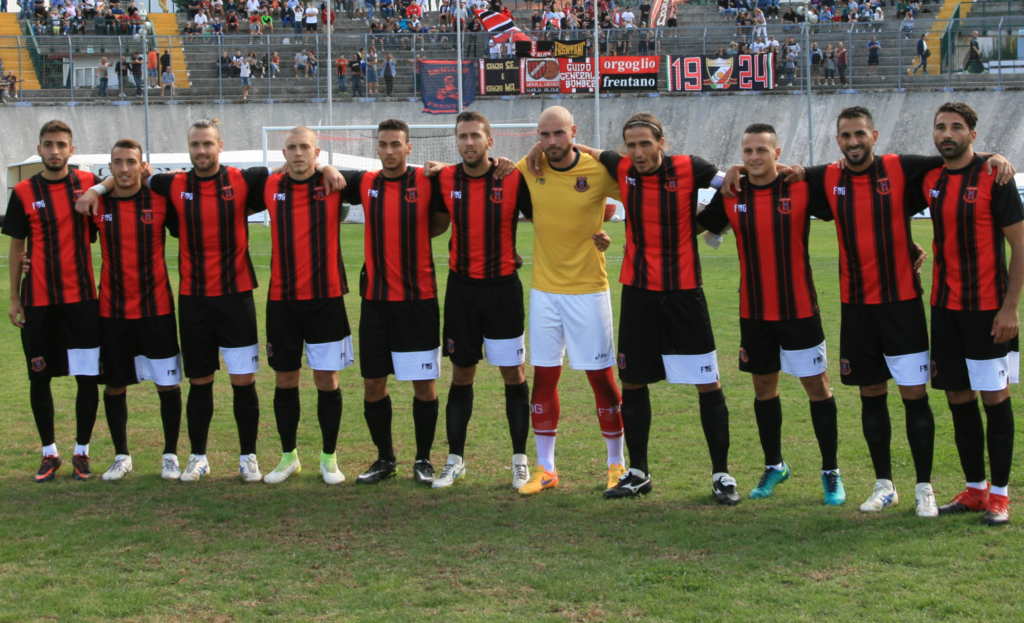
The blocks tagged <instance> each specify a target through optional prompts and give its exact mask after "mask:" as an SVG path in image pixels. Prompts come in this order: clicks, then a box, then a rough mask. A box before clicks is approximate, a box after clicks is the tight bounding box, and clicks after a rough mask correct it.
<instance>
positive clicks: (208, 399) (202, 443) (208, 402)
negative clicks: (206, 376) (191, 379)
mask: <svg viewBox="0 0 1024 623" xmlns="http://www.w3.org/2000/svg"><path fill="white" fill-rule="evenodd" d="M185 420H186V421H188V441H189V444H190V445H191V446H192V454H195V455H200V456H201V455H204V454H206V441H207V439H208V438H209V436H210V422H212V421H213V382H212V381H211V382H209V383H205V384H203V385H196V384H195V383H190V384H189V388H188V399H187V400H186V402H185Z"/></svg>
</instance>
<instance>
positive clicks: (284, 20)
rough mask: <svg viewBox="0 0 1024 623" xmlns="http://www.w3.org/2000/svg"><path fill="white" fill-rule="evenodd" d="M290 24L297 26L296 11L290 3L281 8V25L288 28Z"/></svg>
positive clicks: (293, 26)
mask: <svg viewBox="0 0 1024 623" xmlns="http://www.w3.org/2000/svg"><path fill="white" fill-rule="evenodd" d="M288 26H291V27H292V28H295V11H293V10H292V7H291V5H290V4H286V5H285V6H284V8H283V9H281V27H282V28H287V27H288Z"/></svg>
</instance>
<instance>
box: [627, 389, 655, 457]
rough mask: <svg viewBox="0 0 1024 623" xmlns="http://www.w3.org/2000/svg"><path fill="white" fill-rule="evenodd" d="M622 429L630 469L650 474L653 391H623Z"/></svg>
mask: <svg viewBox="0 0 1024 623" xmlns="http://www.w3.org/2000/svg"><path fill="white" fill-rule="evenodd" d="M622 429H623V430H624V431H625V435H624V436H625V438H626V448H627V449H628V450H629V467H630V468H631V469H638V470H640V471H642V472H643V473H644V475H646V474H647V472H648V465H647V444H648V442H649V440H650V436H651V390H650V389H649V388H648V387H647V386H646V385H644V386H643V387H641V388H640V389H623V390H622Z"/></svg>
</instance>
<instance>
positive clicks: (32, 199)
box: [3, 169, 100, 307]
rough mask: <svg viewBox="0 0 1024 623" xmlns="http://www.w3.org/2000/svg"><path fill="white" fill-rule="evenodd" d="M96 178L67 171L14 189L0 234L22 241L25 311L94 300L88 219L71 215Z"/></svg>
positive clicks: (22, 183) (80, 172) (91, 175)
mask: <svg viewBox="0 0 1024 623" xmlns="http://www.w3.org/2000/svg"><path fill="white" fill-rule="evenodd" d="M99 182H100V179H99V178H98V177H96V176H95V175H93V174H92V173H88V172H86V171H80V170H77V169H72V170H71V172H70V173H69V174H68V176H67V177H65V178H64V179H61V180H48V179H46V178H44V177H43V175H42V173H38V174H36V175H33V176H32V177H30V178H29V179H27V180H22V181H20V182H18V184H17V185H16V186H15V187H14V192H13V193H12V194H11V199H10V201H9V202H8V204H7V214H6V216H5V217H4V226H3V233H5V234H7V235H8V236H10V237H11V238H17V239H19V240H25V252H26V254H27V256H28V260H29V262H30V265H31V267H32V269H31V270H30V271H29V273H28V275H27V276H26V277H25V278H24V279H23V280H22V282H21V302H22V304H23V305H25V306H26V307H41V306H44V305H57V304H61V303H78V302H80V301H92V300H95V299H96V281H95V279H94V278H93V274H92V250H91V249H90V246H89V245H90V239H92V240H95V238H91V232H90V229H89V217H88V216H85V215H82V214H79V213H77V212H75V201H76V200H77V199H78V197H80V196H81V195H82V193H84V192H85V191H86V190H88V189H89V187H90V186H94V185H96V184H98V183H99Z"/></svg>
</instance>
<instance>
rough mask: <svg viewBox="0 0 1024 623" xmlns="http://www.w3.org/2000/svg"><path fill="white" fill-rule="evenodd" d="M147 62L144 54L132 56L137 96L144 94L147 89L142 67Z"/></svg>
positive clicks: (133, 78) (133, 77)
mask: <svg viewBox="0 0 1024 623" xmlns="http://www.w3.org/2000/svg"><path fill="white" fill-rule="evenodd" d="M145 64H146V59H145V58H143V57H142V54H141V53H139V54H136V55H135V56H133V57H132V80H134V81H135V96H136V97H138V96H140V95H142V92H143V90H144V89H145V86H146V83H145V82H143V80H142V68H143V66H145Z"/></svg>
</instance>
